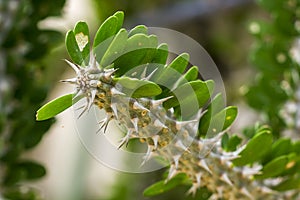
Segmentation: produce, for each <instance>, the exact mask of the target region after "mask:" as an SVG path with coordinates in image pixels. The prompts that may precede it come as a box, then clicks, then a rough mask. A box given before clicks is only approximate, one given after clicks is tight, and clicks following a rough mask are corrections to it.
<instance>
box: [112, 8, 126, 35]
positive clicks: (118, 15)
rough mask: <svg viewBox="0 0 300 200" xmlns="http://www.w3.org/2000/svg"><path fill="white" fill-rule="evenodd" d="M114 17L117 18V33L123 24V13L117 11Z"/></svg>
mask: <svg viewBox="0 0 300 200" xmlns="http://www.w3.org/2000/svg"><path fill="white" fill-rule="evenodd" d="M114 16H115V17H116V18H117V23H116V28H117V31H116V32H118V31H119V30H120V29H121V28H122V26H123V22H124V12H123V11H117V12H116V13H115V14H114Z"/></svg>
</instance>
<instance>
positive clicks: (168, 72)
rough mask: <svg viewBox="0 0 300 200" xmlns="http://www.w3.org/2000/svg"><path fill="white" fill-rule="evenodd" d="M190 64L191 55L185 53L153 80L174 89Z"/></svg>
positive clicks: (155, 75) (158, 73) (156, 74)
mask: <svg viewBox="0 0 300 200" xmlns="http://www.w3.org/2000/svg"><path fill="white" fill-rule="evenodd" d="M188 62H189V54H187V53H183V54H181V55H179V56H177V58H175V59H174V60H173V61H172V62H171V63H170V64H169V65H168V66H167V67H165V68H163V69H162V70H160V71H159V72H157V73H155V74H154V76H153V78H151V80H152V81H154V82H155V83H158V84H160V85H162V86H165V87H168V88H170V89H172V88H173V86H174V85H175V83H176V82H177V81H178V79H180V78H181V76H182V73H183V72H184V70H185V68H186V67H187V65H188Z"/></svg>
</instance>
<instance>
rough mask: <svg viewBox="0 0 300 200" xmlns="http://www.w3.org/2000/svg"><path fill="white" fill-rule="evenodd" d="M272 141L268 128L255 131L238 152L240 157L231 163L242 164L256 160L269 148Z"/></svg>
mask: <svg viewBox="0 0 300 200" xmlns="http://www.w3.org/2000/svg"><path fill="white" fill-rule="evenodd" d="M272 142H273V136H272V133H271V131H270V130H264V131H261V132H259V133H257V134H256V135H255V136H254V137H253V138H252V139H251V140H250V141H249V142H248V144H247V146H246V148H245V149H244V150H243V151H242V152H241V153H240V154H239V155H240V156H241V157H239V158H237V159H235V160H233V164H234V165H236V166H243V165H247V164H251V163H253V162H255V161H258V160H259V159H261V158H262V157H263V156H264V155H266V154H267V153H268V152H269V151H270V150H271V146H272Z"/></svg>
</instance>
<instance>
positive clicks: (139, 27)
mask: <svg viewBox="0 0 300 200" xmlns="http://www.w3.org/2000/svg"><path fill="white" fill-rule="evenodd" d="M139 33H142V34H145V35H147V34H148V28H147V27H146V26H145V25H137V26H136V27H134V28H133V29H131V30H130V32H129V34H128V37H131V36H133V35H135V34H139Z"/></svg>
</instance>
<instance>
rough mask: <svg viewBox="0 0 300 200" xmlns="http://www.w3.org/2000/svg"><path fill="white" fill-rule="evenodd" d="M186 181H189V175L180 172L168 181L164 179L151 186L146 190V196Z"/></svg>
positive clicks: (165, 190) (159, 192)
mask: <svg viewBox="0 0 300 200" xmlns="http://www.w3.org/2000/svg"><path fill="white" fill-rule="evenodd" d="M185 182H187V176H186V175H185V174H178V175H176V176H175V177H174V178H172V179H171V180H169V181H168V182H166V180H162V181H159V182H157V183H154V184H153V185H151V186H149V187H148V188H146V189H145V190H144V196H146V197H151V196H155V195H158V194H162V193H164V192H167V191H169V190H171V189H173V188H175V187H176V186H178V185H181V184H183V183H185Z"/></svg>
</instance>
